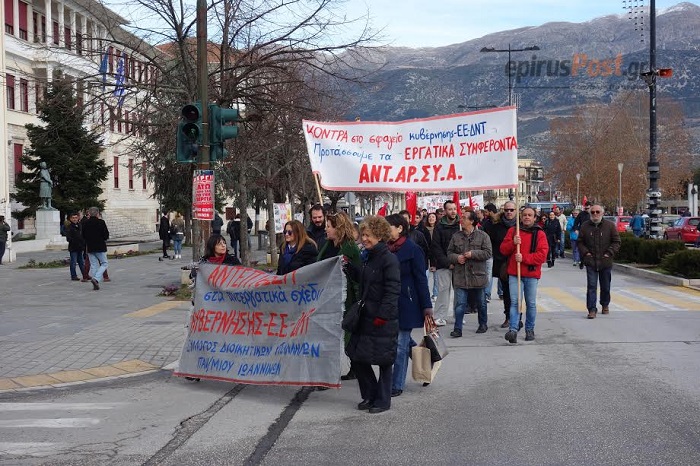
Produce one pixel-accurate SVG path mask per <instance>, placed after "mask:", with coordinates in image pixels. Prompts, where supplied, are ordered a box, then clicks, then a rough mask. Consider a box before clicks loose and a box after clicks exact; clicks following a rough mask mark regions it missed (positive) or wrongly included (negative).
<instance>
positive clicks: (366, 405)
mask: <svg viewBox="0 0 700 466" xmlns="http://www.w3.org/2000/svg"><path fill="white" fill-rule="evenodd" d="M373 406H374V401H370V400H362V401H360V402H359V403H358V404H357V409H359V410H360V411H364V410H365V409H371V408H372V407H373Z"/></svg>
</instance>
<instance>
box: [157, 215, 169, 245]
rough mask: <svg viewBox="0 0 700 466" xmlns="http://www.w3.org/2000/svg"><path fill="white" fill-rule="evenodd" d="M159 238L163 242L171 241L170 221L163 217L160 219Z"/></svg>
mask: <svg viewBox="0 0 700 466" xmlns="http://www.w3.org/2000/svg"><path fill="white" fill-rule="evenodd" d="M158 237H159V238H160V239H161V240H162V241H170V220H168V217H166V216H165V215H163V216H162V217H161V218H160V226H159V227H158Z"/></svg>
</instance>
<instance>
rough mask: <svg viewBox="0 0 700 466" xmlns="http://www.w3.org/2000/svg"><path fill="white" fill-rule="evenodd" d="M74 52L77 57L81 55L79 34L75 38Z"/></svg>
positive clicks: (81, 38) (80, 36)
mask: <svg viewBox="0 0 700 466" xmlns="http://www.w3.org/2000/svg"><path fill="white" fill-rule="evenodd" d="M75 51H76V52H78V55H82V54H83V36H82V35H80V34H76V36H75Z"/></svg>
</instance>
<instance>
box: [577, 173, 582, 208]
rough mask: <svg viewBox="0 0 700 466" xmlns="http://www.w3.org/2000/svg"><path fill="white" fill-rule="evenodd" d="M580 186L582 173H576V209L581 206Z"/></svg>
mask: <svg viewBox="0 0 700 466" xmlns="http://www.w3.org/2000/svg"><path fill="white" fill-rule="evenodd" d="M580 186H581V174H580V173H576V207H578V206H579V203H578V193H579V190H578V188H579V187H580Z"/></svg>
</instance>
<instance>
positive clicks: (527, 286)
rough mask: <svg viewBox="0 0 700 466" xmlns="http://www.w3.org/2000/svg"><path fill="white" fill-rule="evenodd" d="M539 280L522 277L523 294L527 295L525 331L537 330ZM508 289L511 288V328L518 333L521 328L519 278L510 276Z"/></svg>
mask: <svg viewBox="0 0 700 466" xmlns="http://www.w3.org/2000/svg"><path fill="white" fill-rule="evenodd" d="M539 281H540V280H539V279H537V278H530V277H520V284H521V288H522V290H521V291H522V294H523V295H525V330H535V317H536V316H537V284H538V283H539ZM508 288H510V328H509V330H510V331H512V332H517V331H518V327H519V326H520V312H519V311H518V277H516V276H514V275H509V276H508Z"/></svg>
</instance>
